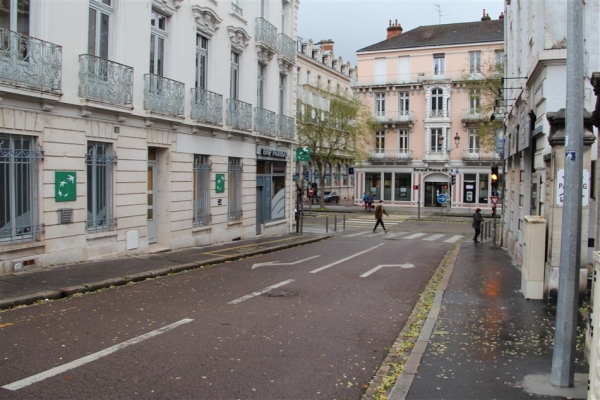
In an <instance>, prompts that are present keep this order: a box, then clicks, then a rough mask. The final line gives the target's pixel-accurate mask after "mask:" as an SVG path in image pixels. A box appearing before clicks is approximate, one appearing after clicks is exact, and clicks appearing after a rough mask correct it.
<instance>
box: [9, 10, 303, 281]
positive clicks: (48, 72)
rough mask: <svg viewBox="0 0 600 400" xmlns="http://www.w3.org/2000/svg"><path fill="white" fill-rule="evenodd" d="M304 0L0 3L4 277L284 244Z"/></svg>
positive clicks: (290, 216)
mask: <svg viewBox="0 0 600 400" xmlns="http://www.w3.org/2000/svg"><path fill="white" fill-rule="evenodd" d="M297 8H298V1H297V0H281V1H267V0H261V1H257V2H240V1H237V0H233V1H219V2H216V1H211V0H191V1H182V0H150V1H147V2H137V1H125V0H86V1H79V2H59V1H57V2H54V1H53V2H48V1H42V0H32V1H25V2H23V1H17V0H6V1H4V2H3V6H2V7H1V9H0V15H2V18H0V35H2V37H3V39H2V40H1V42H0V47H1V51H0V63H1V64H2V66H1V68H0V92H2V99H1V104H0V177H1V179H2V180H1V183H0V184H1V185H2V191H1V194H0V273H6V272H11V271H15V270H19V269H27V268H40V267H46V266H49V265H57V264H62V263H72V262H79V261H86V260H94V259H100V258H105V257H111V256H122V255H128V254H146V253H151V252H154V251H161V250H168V249H171V250H175V249H180V248H185V247H191V246H197V245H206V244H211V243H219V242H225V241H230V240H235V239H238V238H249V237H255V236H258V235H275V234H282V233H287V232H289V231H290V228H291V224H292V220H293V205H292V202H291V201H292V194H293V190H290V188H291V187H292V186H291V185H292V172H293V171H292V158H291V154H292V149H293V148H294V147H295V143H296V134H295V123H294V117H295V107H296V103H295V96H296V93H295V81H294V78H295V77H294V73H293V71H294V70H293V68H294V65H295V63H296V45H295V43H296V33H295V32H296V22H297V18H296V16H297Z"/></svg>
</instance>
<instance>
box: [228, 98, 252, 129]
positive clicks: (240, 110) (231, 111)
mask: <svg viewBox="0 0 600 400" xmlns="http://www.w3.org/2000/svg"><path fill="white" fill-rule="evenodd" d="M226 123H227V125H228V126H231V127H232V128H236V129H243V130H246V131H251V130H252V104H248V103H244V102H243V101H239V100H236V99H227V115H226Z"/></svg>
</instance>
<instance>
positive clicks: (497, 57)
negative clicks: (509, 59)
mask: <svg viewBox="0 0 600 400" xmlns="http://www.w3.org/2000/svg"><path fill="white" fill-rule="evenodd" d="M494 61H495V62H496V64H504V50H503V49H500V50H495V51H494Z"/></svg>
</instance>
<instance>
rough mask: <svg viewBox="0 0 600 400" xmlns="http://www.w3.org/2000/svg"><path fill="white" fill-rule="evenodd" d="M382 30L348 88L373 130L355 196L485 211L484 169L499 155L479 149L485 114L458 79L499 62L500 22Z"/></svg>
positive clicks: (361, 56)
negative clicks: (377, 126) (376, 126)
mask: <svg viewBox="0 0 600 400" xmlns="http://www.w3.org/2000/svg"><path fill="white" fill-rule="evenodd" d="M387 31H388V36H387V39H386V40H384V41H382V42H379V43H376V44H373V45H371V46H368V47H365V48H363V49H361V50H359V51H358V52H357V56H358V67H357V70H358V74H357V80H356V82H355V83H354V84H353V88H354V90H355V91H356V92H357V93H358V94H359V96H361V98H362V99H363V100H364V101H365V102H366V103H367V104H368V106H369V107H371V109H372V110H373V113H374V116H375V118H376V119H377V120H379V121H380V122H381V130H379V131H378V132H377V133H376V135H375V137H374V138H373V140H372V147H371V148H370V149H368V157H367V161H366V162H365V163H363V165H362V166H360V167H357V168H356V170H355V172H356V174H357V175H356V194H355V199H357V202H360V199H361V198H362V194H363V192H372V194H373V196H374V198H375V199H383V200H385V201H386V203H389V204H391V205H397V206H417V204H418V202H419V201H420V204H421V205H424V206H432V207H436V206H438V207H439V206H440V205H441V204H440V203H439V202H438V197H439V195H440V194H446V196H447V197H449V198H451V204H452V206H453V207H460V208H465V209H468V208H471V209H472V208H475V207H476V206H480V207H482V208H486V207H488V206H491V204H489V202H490V199H489V196H490V195H495V193H491V192H492V189H491V181H490V171H491V167H492V165H493V164H494V163H498V165H501V162H500V160H501V158H500V155H499V154H498V152H497V151H496V148H487V149H486V148H482V147H480V146H479V140H478V137H477V129H478V127H479V125H480V123H481V122H482V121H484V120H486V119H488V120H489V118H490V115H483V113H482V110H481V95H480V93H478V92H477V91H473V90H469V89H467V87H466V85H465V83H464V81H465V79H479V78H481V77H482V72H485V68H486V66H488V65H490V64H491V63H494V62H502V61H503V48H504V26H503V21H502V19H499V20H491V19H490V18H489V17H487V16H484V18H482V20H481V21H478V22H467V23H457V24H444V25H432V26H421V27H418V28H416V29H413V30H411V31H408V32H403V30H402V27H401V26H400V25H399V24H398V23H397V22H395V23H392V22H391V21H390V26H389V27H388V29H387ZM499 134H500V132H499ZM498 148H501V146H498ZM500 169H501V168H500ZM452 181H455V184H452ZM500 181H501V180H500Z"/></svg>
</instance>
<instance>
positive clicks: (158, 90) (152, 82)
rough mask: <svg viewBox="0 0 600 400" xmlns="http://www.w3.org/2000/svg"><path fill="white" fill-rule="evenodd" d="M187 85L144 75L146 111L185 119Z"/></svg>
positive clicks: (153, 75) (152, 75)
mask: <svg viewBox="0 0 600 400" xmlns="http://www.w3.org/2000/svg"><path fill="white" fill-rule="evenodd" d="M184 99H185V85H184V84H183V83H181V82H177V81H174V80H172V79H168V78H164V77H162V76H159V75H155V74H145V75H144V109H145V110H150V111H152V112H156V113H160V114H166V115H170V116H175V117H183V113H184Z"/></svg>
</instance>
